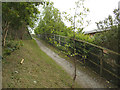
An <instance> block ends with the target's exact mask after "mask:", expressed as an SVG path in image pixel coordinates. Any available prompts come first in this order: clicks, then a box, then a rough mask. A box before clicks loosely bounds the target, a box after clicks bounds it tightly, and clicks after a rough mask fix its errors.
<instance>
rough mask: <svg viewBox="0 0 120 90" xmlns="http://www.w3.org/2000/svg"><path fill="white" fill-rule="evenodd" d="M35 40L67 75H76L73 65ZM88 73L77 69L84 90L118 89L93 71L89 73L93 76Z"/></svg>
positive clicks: (79, 81)
mask: <svg viewBox="0 0 120 90" xmlns="http://www.w3.org/2000/svg"><path fill="white" fill-rule="evenodd" d="M34 39H35V38H34ZM35 40H36V42H37V44H38V45H39V47H40V49H41V50H42V51H44V52H45V53H46V54H47V55H48V56H50V57H51V58H52V59H53V60H55V61H56V63H58V64H59V65H60V66H61V67H63V69H64V70H65V71H66V72H67V73H69V74H70V76H71V77H73V75H74V65H73V64H71V63H70V62H68V61H67V60H65V59H64V58H61V57H60V56H58V54H56V53H55V52H53V51H52V50H50V49H49V48H47V47H46V46H45V45H43V44H42V43H41V42H40V41H39V40H37V39H35ZM87 72H88V71H87ZM87 72H84V71H83V70H81V69H78V68H77V78H76V81H77V83H78V84H80V86H81V87H82V88H116V86H114V85H113V84H111V83H109V82H108V81H107V80H105V79H104V78H102V77H100V76H99V75H97V74H95V73H93V72H92V71H89V73H92V75H89V74H87ZM93 74H94V75H93Z"/></svg>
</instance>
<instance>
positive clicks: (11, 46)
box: [3, 40, 23, 57]
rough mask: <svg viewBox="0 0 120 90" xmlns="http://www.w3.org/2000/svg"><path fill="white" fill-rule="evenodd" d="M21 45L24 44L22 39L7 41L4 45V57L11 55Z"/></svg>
mask: <svg viewBox="0 0 120 90" xmlns="http://www.w3.org/2000/svg"><path fill="white" fill-rule="evenodd" d="M21 46H23V42H22V41H13V40H10V41H6V46H5V47H3V57H6V56H8V55H10V54H11V53H12V52H13V51H15V50H17V49H19V48H20V47H21Z"/></svg>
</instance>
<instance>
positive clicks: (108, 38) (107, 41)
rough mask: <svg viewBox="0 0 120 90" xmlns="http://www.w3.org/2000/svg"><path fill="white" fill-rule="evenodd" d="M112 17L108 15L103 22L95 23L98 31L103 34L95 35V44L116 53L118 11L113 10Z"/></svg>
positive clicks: (117, 46) (119, 30)
mask: <svg viewBox="0 0 120 90" xmlns="http://www.w3.org/2000/svg"><path fill="white" fill-rule="evenodd" d="M113 12H114V17H115V18H113V17H112V16H111V15H109V16H108V17H107V18H105V20H103V21H99V22H96V24H97V27H98V29H101V30H104V32H102V33H99V34H95V41H96V44H98V45H100V46H103V47H106V48H108V49H111V50H113V51H116V52H118V48H119V47H120V46H119V42H120V41H119V32H120V29H119V28H118V27H120V24H119V22H120V20H119V18H118V16H119V13H118V9H114V11H113Z"/></svg>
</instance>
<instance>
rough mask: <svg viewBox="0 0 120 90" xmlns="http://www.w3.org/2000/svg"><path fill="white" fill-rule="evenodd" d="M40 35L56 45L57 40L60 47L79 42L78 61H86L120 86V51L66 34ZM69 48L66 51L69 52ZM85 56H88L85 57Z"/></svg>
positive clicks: (71, 48) (86, 63) (77, 48)
mask: <svg viewBox="0 0 120 90" xmlns="http://www.w3.org/2000/svg"><path fill="white" fill-rule="evenodd" d="M38 37H39V38H43V39H45V40H47V41H49V40H50V39H51V40H52V41H51V43H52V44H53V45H55V42H57V44H59V47H60V46H63V47H66V46H65V45H66V44H71V46H72V43H73V41H75V42H76V43H77V44H78V46H76V50H77V53H78V54H77V56H76V57H77V59H78V60H77V61H81V62H84V64H85V65H88V66H89V67H90V68H92V69H93V70H94V71H95V72H97V73H98V74H100V76H102V77H105V78H106V79H108V80H109V81H110V82H112V83H114V84H117V85H118V86H120V73H119V72H120V63H119V62H120V61H119V57H120V53H117V52H114V51H112V50H109V49H106V48H104V47H101V46H98V45H95V44H92V43H89V42H86V41H83V40H76V39H72V38H69V37H66V36H60V35H55V34H40V35H38ZM61 50H63V49H61ZM67 50H71V51H72V50H73V47H68V49H67ZM67 50H65V51H66V52H68V51H67ZM79 51H80V52H79ZM85 51H87V53H85ZM85 56H86V57H87V58H85ZM116 57H117V58H116Z"/></svg>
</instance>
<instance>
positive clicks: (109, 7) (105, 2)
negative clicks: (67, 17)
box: [50, 0, 120, 32]
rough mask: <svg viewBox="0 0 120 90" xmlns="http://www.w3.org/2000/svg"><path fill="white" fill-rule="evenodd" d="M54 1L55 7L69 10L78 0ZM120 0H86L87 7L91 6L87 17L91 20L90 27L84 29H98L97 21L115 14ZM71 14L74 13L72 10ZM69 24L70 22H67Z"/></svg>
mask: <svg viewBox="0 0 120 90" xmlns="http://www.w3.org/2000/svg"><path fill="white" fill-rule="evenodd" d="M50 1H52V2H54V7H56V8H58V9H59V10H60V11H61V12H63V11H67V12H68V10H69V9H70V8H74V7H75V1H76V0H50ZM119 1H120V0H85V2H84V5H85V7H87V8H89V10H90V13H89V14H88V16H87V18H88V19H89V20H91V22H90V24H89V26H88V27H86V28H85V29H84V31H85V32H86V31H91V30H94V29H97V26H96V24H95V22H99V21H100V20H104V19H105V18H107V17H108V15H113V10H114V9H117V8H118V2H119ZM71 14H74V12H72V13H71ZM65 24H66V25H67V26H69V25H70V24H69V23H67V22H65Z"/></svg>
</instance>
